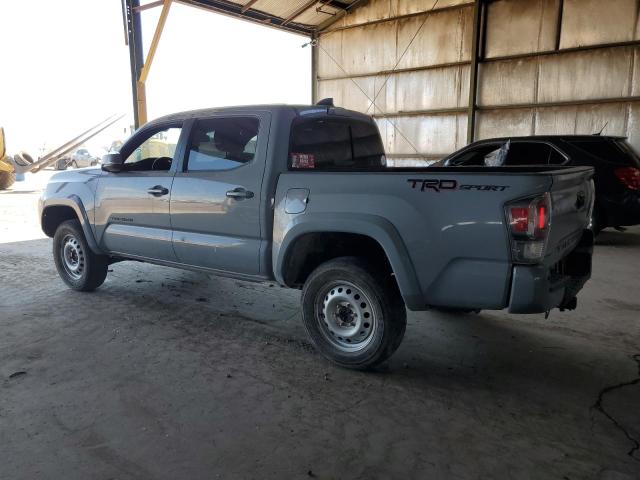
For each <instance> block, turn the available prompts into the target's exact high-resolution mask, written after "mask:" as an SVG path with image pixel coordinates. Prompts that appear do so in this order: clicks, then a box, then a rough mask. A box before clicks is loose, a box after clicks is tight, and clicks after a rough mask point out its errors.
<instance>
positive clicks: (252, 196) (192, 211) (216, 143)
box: [171, 112, 270, 276]
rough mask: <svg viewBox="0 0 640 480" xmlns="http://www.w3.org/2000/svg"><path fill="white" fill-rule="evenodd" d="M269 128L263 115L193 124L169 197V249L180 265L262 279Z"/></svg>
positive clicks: (222, 118)
mask: <svg viewBox="0 0 640 480" xmlns="http://www.w3.org/2000/svg"><path fill="white" fill-rule="evenodd" d="M269 126H270V116H269V114H268V113H266V112H265V113H259V114H251V115H248V114H246V115H244V114H243V115H220V116H213V117H209V118H205V119H200V120H197V121H196V122H195V123H194V125H193V127H192V128H191V133H190V135H189V140H188V144H187V150H186V155H185V161H184V164H183V165H182V166H181V168H180V169H179V171H178V172H177V173H176V176H175V180H174V183H173V189H172V194H171V223H172V226H173V246H174V250H175V252H176V255H177V258H178V260H179V261H180V262H181V263H185V264H188V265H195V266H202V267H207V268H211V269H215V270H219V271H228V272H233V273H236V274H238V273H239V274H243V275H248V276H257V275H259V274H260V262H259V256H260V248H261V238H262V235H261V225H260V212H261V210H260V209H261V208H266V206H264V205H261V189H262V178H263V175H264V169H265V159H266V151H267V142H268V134H269Z"/></svg>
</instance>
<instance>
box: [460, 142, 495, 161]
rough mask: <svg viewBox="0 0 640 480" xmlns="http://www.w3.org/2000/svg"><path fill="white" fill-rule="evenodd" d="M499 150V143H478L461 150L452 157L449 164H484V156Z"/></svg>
mask: <svg viewBox="0 0 640 480" xmlns="http://www.w3.org/2000/svg"><path fill="white" fill-rule="evenodd" d="M498 150H500V145H497V144H495V143H492V144H489V145H479V146H477V147H475V148H472V149H469V150H467V151H465V152H462V153H461V154H460V155H459V156H457V157H454V158H452V159H451V160H450V161H449V162H448V164H449V165H452V166H453V165H455V166H458V165H464V166H484V165H485V157H486V156H487V155H489V154H491V153H497V151H498Z"/></svg>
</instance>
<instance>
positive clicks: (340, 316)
mask: <svg viewBox="0 0 640 480" xmlns="http://www.w3.org/2000/svg"><path fill="white" fill-rule="evenodd" d="M302 319H303V322H304V326H305V329H306V331H307V334H308V335H309V339H310V340H311V342H312V343H313V344H314V346H315V347H316V348H317V349H318V351H319V352H320V353H321V354H322V355H323V356H324V357H326V358H327V359H329V360H330V361H332V362H333V363H335V364H337V365H340V366H341V367H346V368H353V369H359V370H363V369H368V368H371V367H374V366H376V365H378V364H380V363H382V362H384V361H385V360H386V359H388V358H389V357H390V356H391V355H392V354H393V352H395V351H396V349H397V348H398V347H399V346H400V343H401V342H402V338H403V337H404V332H405V329H406V327H407V312H406V309H405V306H404V302H403V300H402V297H401V295H400V291H399V290H398V286H397V285H396V282H395V280H394V279H393V277H392V276H391V275H390V274H389V273H388V272H385V271H384V270H382V269H378V268H375V267H373V266H371V265H369V264H368V263H367V262H365V261H364V260H363V259H360V258H357V257H340V258H336V259H334V260H330V261H328V262H326V263H323V264H322V265H320V266H319V267H318V268H316V269H315V270H314V271H313V272H312V273H311V275H309V278H308V279H307V281H306V283H305V285H304V288H303V290H302ZM330 320H333V321H332V322H331V323H330Z"/></svg>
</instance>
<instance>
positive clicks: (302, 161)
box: [291, 153, 316, 168]
mask: <svg viewBox="0 0 640 480" xmlns="http://www.w3.org/2000/svg"><path fill="white" fill-rule="evenodd" d="M291 167H292V168H316V156H315V155H314V154H312V153H292V154H291Z"/></svg>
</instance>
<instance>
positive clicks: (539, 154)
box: [506, 142, 566, 165]
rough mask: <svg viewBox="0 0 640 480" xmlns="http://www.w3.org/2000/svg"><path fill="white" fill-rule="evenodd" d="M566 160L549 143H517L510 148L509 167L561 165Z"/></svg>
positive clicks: (507, 162) (508, 155) (508, 154)
mask: <svg viewBox="0 0 640 480" xmlns="http://www.w3.org/2000/svg"><path fill="white" fill-rule="evenodd" d="M565 161H566V159H565V158H564V157H563V156H562V155H561V154H560V152H558V151H557V150H556V149H555V148H553V147H552V146H551V145H549V144H548V143H540V142H515V143H512V144H511V146H510V147H509V153H507V161H506V164H507V165H560V164H562V163H564V162H565Z"/></svg>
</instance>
